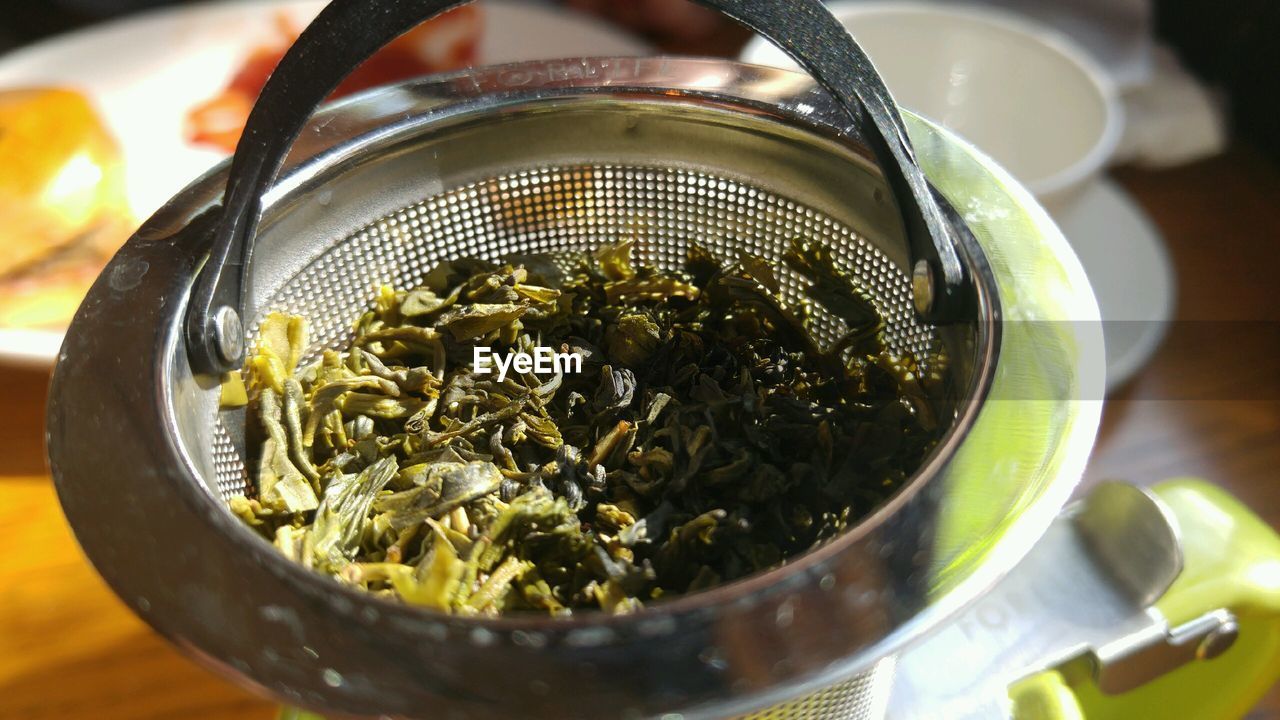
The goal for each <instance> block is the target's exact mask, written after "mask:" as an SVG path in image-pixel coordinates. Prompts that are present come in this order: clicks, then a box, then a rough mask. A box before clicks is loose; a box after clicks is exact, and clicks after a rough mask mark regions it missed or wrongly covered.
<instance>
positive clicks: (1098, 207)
mask: <svg viewBox="0 0 1280 720" xmlns="http://www.w3.org/2000/svg"><path fill="white" fill-rule="evenodd" d="M1057 220H1058V227H1060V228H1061V229H1062V234H1063V235H1065V236H1066V238H1067V242H1069V243H1071V248H1072V249H1073V250H1075V252H1076V256H1077V257H1079V258H1080V264H1081V265H1083V266H1084V272H1085V274H1086V275H1088V276H1089V284H1090V285H1092V286H1093V292H1094V294H1095V295H1097V297H1098V308H1099V310H1101V311H1102V322H1103V337H1104V339H1105V341H1106V344H1107V391H1108V392H1111V391H1112V390H1115V389H1116V388H1118V387H1120V386H1121V385H1123V384H1124V383H1125V382H1127V381H1128V380H1129V379H1130V378H1132V377H1133V376H1134V374H1135V373H1137V372H1138V370H1140V369H1141V368H1142V366H1143V365H1145V364H1146V363H1147V361H1148V360H1150V359H1151V356H1152V355H1153V354H1155V351H1156V350H1157V349H1158V348H1159V347H1160V341H1161V340H1163V339H1164V335H1165V331H1166V330H1167V329H1168V326H1169V321H1170V320H1172V318H1173V311H1174V302H1175V292H1176V291H1175V288H1176V287H1177V280H1176V277H1175V275H1174V270H1173V263H1172V262H1171V261H1170V259H1169V254H1168V251H1167V250H1166V249H1165V244H1164V239H1163V238H1162V237H1161V236H1160V232H1159V231H1158V230H1157V229H1156V228H1155V226H1154V225H1152V223H1151V220H1150V219H1149V218H1148V217H1147V215H1146V213H1144V212H1143V211H1142V209H1141V208H1139V207H1138V206H1137V205H1136V204H1135V203H1134V202H1133V199H1132V198H1130V197H1129V195H1128V193H1126V192H1125V191H1124V190H1123V189H1121V188H1120V186H1119V185H1117V184H1116V183H1115V182H1113V181H1111V180H1109V179H1107V178H1102V179H1099V180H1097V181H1095V182H1094V183H1093V184H1091V185H1090V186H1089V187H1088V188H1086V189H1085V191H1084V194H1083V195H1082V196H1081V197H1080V199H1079V200H1078V201H1077V202H1076V204H1075V206H1074V207H1072V208H1071V209H1070V210H1067V211H1066V212H1064V213H1063V214H1062V215H1061V216H1060V217H1059V218H1057Z"/></svg>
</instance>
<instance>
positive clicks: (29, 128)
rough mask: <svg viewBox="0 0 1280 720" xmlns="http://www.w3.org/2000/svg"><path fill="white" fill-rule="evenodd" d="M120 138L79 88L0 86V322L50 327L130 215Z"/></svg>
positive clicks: (127, 226)
mask: <svg viewBox="0 0 1280 720" xmlns="http://www.w3.org/2000/svg"><path fill="white" fill-rule="evenodd" d="M124 190H125V188H124V169H123V165H122V162H121V155H120V148H119V146H118V145H117V143H116V141H115V139H114V138H113V137H112V135H111V133H110V132H109V131H108V130H107V129H106V127H105V125H104V124H103V122H102V120H101V118H100V117H99V116H98V113H97V112H96V111H95V110H94V108H93V106H92V105H91V103H90V102H89V100H88V98H86V97H85V96H84V95H82V94H80V93H78V92H75V91H73V90H67V89H62V88H24V89H16V90H4V91H0V326H3V327H23V328H33V327H57V326H60V325H63V324H65V323H66V321H67V320H69V319H70V318H71V315H72V314H73V313H74V311H75V308H76V306H77V305H78V304H79V302H80V298H81V296H83V294H84V292H85V291H86V290H87V289H88V287H89V285H90V284H91V283H92V282H93V279H94V277H96V275H97V273H98V271H99V270H101V268H102V266H103V265H105V264H106V261H107V259H108V258H110V257H111V254H112V253H114V252H115V250H116V249H117V248H118V247H119V246H120V244H121V243H123V242H124V240H125V239H126V238H127V237H128V235H129V233H130V232H131V231H132V229H133V227H134V225H135V222H134V219H133V217H132V214H131V213H130V211H129V209H128V204H127V202H126V200H125V192H124Z"/></svg>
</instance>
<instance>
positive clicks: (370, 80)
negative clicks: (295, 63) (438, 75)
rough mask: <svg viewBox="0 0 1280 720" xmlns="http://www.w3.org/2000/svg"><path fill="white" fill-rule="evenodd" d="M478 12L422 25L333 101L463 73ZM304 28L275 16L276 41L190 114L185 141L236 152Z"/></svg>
mask: <svg viewBox="0 0 1280 720" xmlns="http://www.w3.org/2000/svg"><path fill="white" fill-rule="evenodd" d="M480 29H481V18H480V10H479V9H478V8H477V7H476V6H474V5H469V6H466V7H461V8H458V9H456V10H452V11H450V12H448V13H445V14H444V15H441V16H440V17H438V18H436V19H434V20H431V21H429V22H426V23H423V24H422V25H419V26H418V27H417V28H415V29H414V30H412V31H410V32H409V33H408V34H406V35H403V36H401V37H400V38H399V39H397V40H395V41H393V42H392V43H391V44H390V45H388V46H387V47H385V48H383V49H382V50H381V51H380V52H378V53H377V54H376V55H374V56H373V57H372V58H370V59H369V60H368V61H367V62H366V63H365V64H364V65H362V66H361V67H360V68H359V69H358V70H356V71H355V72H354V73H352V74H351V75H350V76H349V77H348V78H347V79H346V80H345V81H344V82H343V83H342V85H340V86H339V87H338V89H337V90H336V91H335V92H334V94H333V96H332V97H333V98H339V97H342V96H344V95H350V94H352V93H356V92H359V91H361V90H366V89H368V88H371V87H376V86H378V85H385V84H387V83H391V82H396V81H398V80H404V79H408V78H412V77H416V76H419V75H427V74H430V73H434V72H446V71H449V70H459V69H462V68H465V67H468V66H470V65H473V64H475V62H476V49H477V47H478V46H479V40H480ZM301 32H302V27H300V26H299V25H297V24H296V22H295V20H294V19H293V18H292V17H290V16H289V15H287V14H285V13H283V12H280V13H277V15H276V37H275V38H274V39H273V40H272V41H270V42H268V43H267V44H264V45H260V46H259V47H256V48H254V49H253V50H252V51H251V52H250V53H249V56H248V57H247V58H245V60H244V62H243V63H242V64H241V66H240V68H239V69H238V70H237V71H236V72H235V74H234V75H233V76H232V78H231V81H230V83H229V84H228V85H227V87H226V88H225V89H224V90H223V91H222V92H221V93H219V94H218V95H217V96H216V97H214V98H211V99H210V100H209V101H208V102H206V103H204V104H202V105H200V106H198V107H196V108H194V109H192V111H191V112H190V114H189V115H188V117H187V137H188V139H189V140H190V141H191V142H193V143H197V144H201V145H207V146H211V147H214V148H217V149H220V150H225V151H226V152H233V151H235V148H236V143H237V142H239V140H240V133H241V131H242V130H243V129H244V124H245V121H246V120H248V118H249V111H250V110H251V109H252V108H253V103H254V101H255V100H257V98H258V94H259V93H261V92H262V88H263V86H264V85H266V82H267V78H269V77H270V76H271V73H272V71H273V70H275V68H276V65H277V64H279V62H280V60H281V58H283V57H284V54H285V51H287V50H288V49H289V46H290V45H292V44H293V41H294V40H295V39H297V37H298V35H299V34H301Z"/></svg>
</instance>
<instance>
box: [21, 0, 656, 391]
mask: <svg viewBox="0 0 1280 720" xmlns="http://www.w3.org/2000/svg"><path fill="white" fill-rule="evenodd" d="M326 4H327V3H326V2H324V0H272V1H270V2H263V1H261V0H235V1H233V2H217V3H214V2H210V3H205V4H197V5H188V6H183V7H177V8H171V9H166V10H161V11H157V12H150V13H143V14H141V15H136V16H133V17H129V18H125V19H122V20H118V21H115V22H110V23H106V24H103V25H99V26H95V27H92V28H89V29H86V30H82V31H79V32H75V33H70V34H67V35H63V36H59V37H56V38H53V39H50V40H47V41H45V42H42V43H38V44H36V45H31V46H29V47H25V48H21V49H19V50H16V51H14V52H12V53H9V54H8V55H4V56H0V89H5V88H15V87H32V86H61V87H69V88H71V89H74V90H78V91H80V92H83V93H85V94H86V95H87V96H88V97H89V98H90V100H91V101H92V102H93V104H94V105H95V107H96V108H97V109H98V111H99V112H100V113H101V114H102V117H103V119H104V121H105V122H106V124H107V126H108V128H109V129H110V130H111V132H112V134H113V135H114V136H115V137H116V139H117V140H118V141H119V142H120V145H121V149H122V151H123V155H124V163H125V176H126V183H127V192H128V198H129V203H130V205H131V206H132V209H133V211H134V214H135V215H136V216H137V217H138V218H139V219H145V218H147V217H149V216H150V215H151V214H152V213H153V212H154V211H155V210H156V209H158V208H159V207H160V206H161V205H162V204H164V202H166V201H167V200H168V199H169V198H170V197H172V196H173V195H174V194H176V193H177V192H178V191H179V190H181V189H182V188H183V187H185V186H186V185H187V184H188V183H190V182H191V181H193V180H195V179H196V178H197V177H199V176H200V175H202V174H203V173H204V172H205V171H207V170H208V169H209V168H211V167H212V166H213V165H215V164H216V163H218V162H220V161H221V160H223V159H224V158H225V157H226V155H225V154H224V153H221V152H218V151H216V150H211V149H208V148H203V147H197V146H194V145H192V144H190V143H188V142H187V140H186V139H185V132H184V128H185V123H186V118H187V114H188V113H189V112H190V111H191V109H192V108H193V107H195V106H197V105H199V104H201V103H203V102H205V101H207V100H209V99H210V98H212V97H214V96H216V95H217V94H218V93H219V92H221V91H222V90H223V89H224V88H225V87H226V85H227V83H228V81H229V80H230V78H231V75H232V73H234V72H235V71H236V70H237V69H239V67H240V65H241V63H242V62H243V61H244V60H245V58H246V56H247V54H248V53H249V52H251V51H252V50H253V49H254V48H256V47H258V46H260V45H262V44H263V43H264V42H270V41H272V40H273V39H274V38H276V37H277V35H276V32H275V22H276V19H277V17H278V14H279V13H280V12H281V11H284V12H285V13H286V14H287V15H288V16H289V18H290V19H291V20H294V21H295V22H296V24H297V25H298V26H299V27H301V26H303V25H305V24H306V22H307V21H308V20H310V18H312V17H314V16H315V14H316V13H318V12H319V11H320V9H321V8H322V7H324V6H325V5H326ZM481 6H482V7H483V8H484V10H483V20H482V23H483V28H484V29H483V33H482V36H481V40H480V48H479V59H480V63H481V64H497V63H505V62H515V61H519V60H545V59H554V58H562V57H580V56H609V55H614V56H627V55H644V54H649V53H650V52H651V50H652V49H651V48H650V47H649V46H648V45H646V44H645V43H644V42H643V41H641V40H638V39H636V38H634V37H633V36H631V35H628V34H627V33H625V32H623V31H621V30H618V29H616V28H614V27H612V26H610V25H608V24H605V23H603V22H601V21H599V20H596V19H594V18H591V17H589V16H586V15H583V14H580V13H576V12H572V11H567V10H563V9H557V8H554V7H550V6H541V5H533V4H529V3H527V2H524V3H521V2H493V1H492V0H485V1H484V2H482V3H481ZM0 172H3V168H0ZM62 335H63V332H62V331H61V330H26V329H23V330H17V329H12V328H0V363H6V364H20V365H28V366H37V367H38V366H48V365H50V364H51V363H52V362H53V360H54V358H55V357H56V356H57V353H58V348H59V347H60V346H61V345H62Z"/></svg>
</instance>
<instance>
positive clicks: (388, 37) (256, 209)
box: [186, 0, 971, 373]
mask: <svg viewBox="0 0 1280 720" xmlns="http://www.w3.org/2000/svg"><path fill="white" fill-rule="evenodd" d="M694 1H695V2H697V3H698V4H700V5H704V6H706V7H708V8H711V9H714V10H718V11H720V12H722V13H724V14H725V15H727V16H729V17H731V18H733V19H734V20H737V21H738V22H740V23H742V24H743V25H745V26H747V27H748V28H750V29H751V30H753V31H755V32H756V33H759V34H760V35H762V36H764V37H766V38H768V39H769V40H770V41H772V42H773V43H774V44H776V45H777V46H778V47H780V48H781V49H782V50H783V51H785V52H786V53H787V54H788V55H790V56H791V58H792V59H794V60H795V61H796V62H797V63H799V64H800V66H801V67H803V68H804V69H805V70H806V71H808V72H809V74H810V75H812V76H813V78H814V79H815V80H816V81H817V82H818V83H819V84H820V85H822V87H824V88H825V89H826V90H827V91H828V92H829V93H830V94H831V95H832V97H833V98H834V99H835V100H836V101H837V102H838V103H839V104H840V106H841V107H842V108H843V109H844V110H845V111H846V112H847V113H848V114H849V116H850V118H851V119H853V121H854V124H855V126H856V127H858V129H859V130H860V131H861V132H862V134H863V136H864V139H865V140H866V142H867V143H868V144H869V145H870V147H871V149H872V151H873V152H874V153H875V155H876V158H877V160H878V161H879V163H880V166H881V170H882V172H883V173H884V175H885V178H886V179H887V181H888V183H889V185H890V188H891V189H892V190H893V192H894V195H895V196H896V198H897V201H898V206H899V208H900V210H901V212H902V216H903V222H904V226H905V228H906V234H907V240H908V245H909V250H910V254H911V263H912V270H913V273H914V277H915V282H914V284H913V286H914V289H915V292H916V300H917V303H916V304H917V311H918V312H919V314H920V315H921V317H922V318H923V319H925V320H927V321H929V322H933V323H945V322H949V321H952V320H962V319H964V318H965V316H966V314H967V312H968V309H969V307H970V297H971V292H970V290H971V288H970V284H969V278H968V276H967V273H966V271H965V268H964V266H963V265H962V263H961V262H960V259H959V255H958V254H957V253H956V250H955V247H956V244H957V243H956V240H957V239H958V238H956V237H955V233H957V232H959V230H958V229H957V228H956V227H954V226H953V225H951V223H950V222H949V219H948V217H949V216H948V215H946V214H945V213H944V212H943V211H942V209H941V207H940V205H939V202H938V200H937V198H936V197H935V195H934V194H933V191H932V189H931V188H930V186H929V184H928V182H927V180H926V179H925V177H924V173H923V172H921V170H920V167H919V165H918V164H917V162H916V160H915V156H914V153H913V151H912V149H911V143H910V140H909V139H908V138H907V133H906V129H905V127H904V125H903V123H902V117H901V115H900V114H899V113H898V109H897V106H896V105H895V104H894V102H893V99H892V97H891V96H890V95H889V91H888V89H887V88H886V87H885V85H884V82H883V81H882V80H881V79H880V76H879V74H877V73H876V71H875V68H874V67H873V66H872V64H871V61H870V59H869V58H868V57H867V55H866V53H864V52H863V51H862V49H861V48H860V47H858V45H857V43H856V42H854V39H853V37H852V36H850V35H849V33H848V32H847V31H846V30H845V29H844V28H843V27H842V26H841V25H840V23H839V22H838V21H837V20H836V19H835V18H834V17H833V16H832V15H831V13H830V12H828V11H827V9H826V7H824V6H823V4H822V3H821V2H820V1H819V0H694ZM469 2H471V0H333V2H331V3H330V4H329V5H328V6H327V7H325V9H324V10H323V11H321V12H320V14H319V15H318V16H317V17H316V18H315V20H314V21H312V23H311V24H310V25H309V26H308V27H307V29H306V30H305V31H304V32H303V33H302V35H301V36H300V37H299V38H298V40H297V42H295V43H294V45H293V47H292V48H290V49H289V52H288V53H287V54H286V55H285V56H284V58H283V59H282V60H281V61H280V64H279V65H278V66H277V68H276V70H275V72H274V73H273V74H272V75H271V77H270V79H269V80H268V81H267V84H266V86H265V87H264V88H263V90H262V94H261V96H260V97H259V98H258V102H257V104H256V105H255V106H254V108H253V110H252V112H251V113H250V114H249V119H248V122H247V123H246V125H245V128H244V133H243V135H242V136H241V138H240V143H239V145H238V146H237V148H236V153H235V157H234V158H233V159H232V161H231V170H230V174H229V177H228V180H227V188H226V192H225V195H224V196H223V202H222V210H221V215H220V218H219V220H218V222H217V223H216V225H215V229H214V238H213V244H212V249H211V251H210V255H209V258H208V260H207V261H206V263H205V265H204V267H203V269H202V270H201V271H200V274H199V275H198V276H197V278H196V282H195V285H194V287H193V288H192V293H191V298H190V301H189V303H188V307H187V316H186V337H187V350H188V355H189V357H190V362H191V366H192V369H193V370H195V371H196V372H198V373H222V372H227V371H229V370H232V369H234V368H235V367H237V366H238V365H239V364H240V362H241V358H240V357H234V358H228V357H225V355H226V351H225V349H224V350H219V341H218V328H217V327H216V323H215V318H216V317H217V316H218V314H219V313H220V312H225V311H224V308H230V309H231V310H234V311H235V313H236V316H235V317H237V318H238V317H240V316H241V315H242V314H243V310H244V308H243V294H244V285H245V280H246V270H247V269H248V267H249V263H251V262H252V260H253V245H254V237H255V234H256V232H257V225H258V221H259V219H260V216H261V213H262V198H263V196H264V195H265V193H266V192H267V191H268V190H269V189H270V188H271V186H272V185H273V184H274V183H275V180H276V177H277V175H278V174H279V172H280V169H281V167H282V166H283V164H284V161H285V158H286V156H287V155H288V153H289V150H290V148H291V147H292V146H293V143H294V141H295V140H296V139H297V138H298V136H299V135H300V134H301V133H302V130H303V128H304V127H305V126H306V123H307V121H308V120H309V119H310V118H311V116H312V115H313V114H314V112H315V111H316V109H317V108H318V107H319V106H320V105H321V104H322V103H323V102H324V101H325V99H326V98H327V97H329V95H330V94H332V93H333V91H334V90H335V89H336V88H337V87H338V85H339V84H340V83H341V82H342V81H343V80H344V79H345V78H346V77H347V76H348V75H349V74H350V73H351V72H353V71H354V70H355V69H356V68H357V67H359V66H360V64H361V63H363V62H364V61H365V60H367V59H368V58H369V57H370V56H372V55H373V54H374V53H376V52H377V51H378V50H379V49H381V48H382V47H384V46H386V45H387V44H388V43H390V42H391V41H392V40H394V39H396V38H397V37H399V36H400V35H403V34H404V33H406V32H408V31H409V30H411V29H413V28H414V27H416V26H417V25H418V24H419V23H421V22H423V21H425V20H428V19H430V18H433V17H435V16H437V15H440V14H441V13H444V12H446V11H448V10H451V9H453V8H456V7H460V6H462V5H466V4H468V3H469ZM225 331H226V330H225V329H223V332H225ZM223 347H224V348H225V347H226V346H225V344H224V345H223Z"/></svg>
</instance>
